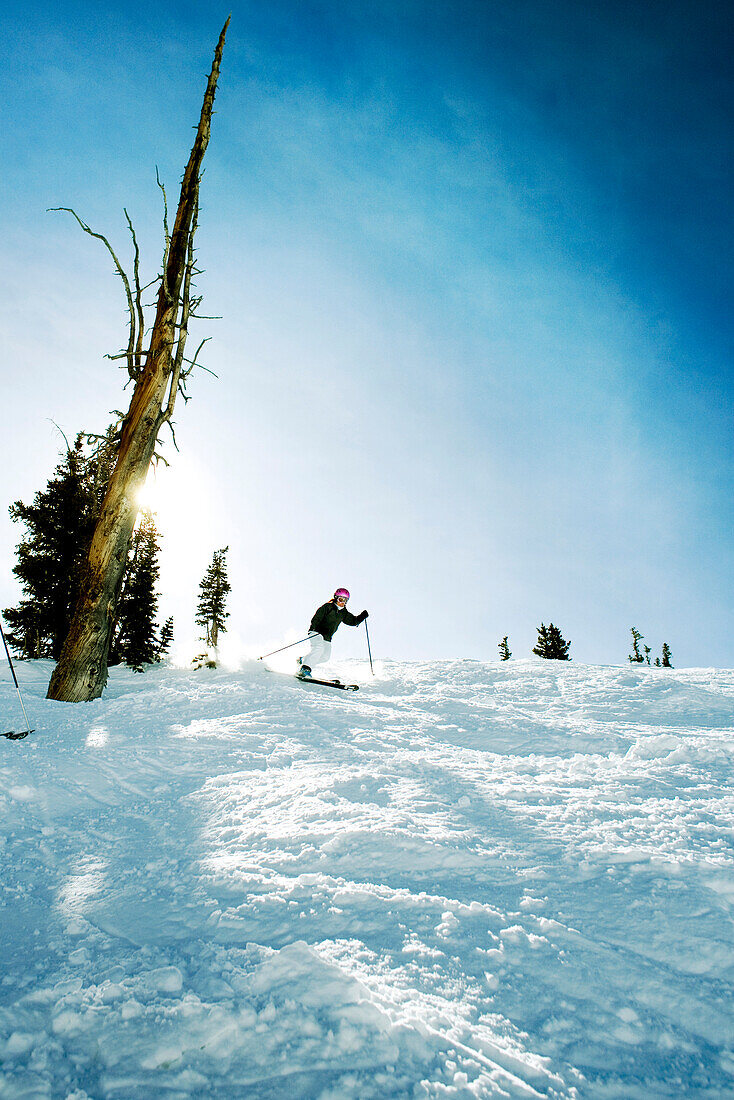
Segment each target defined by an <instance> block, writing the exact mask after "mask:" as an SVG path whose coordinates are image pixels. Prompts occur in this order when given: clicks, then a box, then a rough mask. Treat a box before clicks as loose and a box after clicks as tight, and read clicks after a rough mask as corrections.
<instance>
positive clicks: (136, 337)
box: [47, 19, 229, 702]
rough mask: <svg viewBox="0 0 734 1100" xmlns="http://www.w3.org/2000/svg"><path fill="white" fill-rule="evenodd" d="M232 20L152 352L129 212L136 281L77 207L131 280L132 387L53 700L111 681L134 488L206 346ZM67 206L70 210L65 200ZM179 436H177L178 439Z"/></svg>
mask: <svg viewBox="0 0 734 1100" xmlns="http://www.w3.org/2000/svg"><path fill="white" fill-rule="evenodd" d="M228 26H229V19H227V22H226V23H225V24H224V27H223V28H222V33H221V34H220V36H219V42H218V43H217V48H216V50H215V52H214V62H213V64H212V68H211V72H210V74H209V80H208V82H207V87H206V92H205V93H204V102H203V104H202V108H201V116H200V119H199V125H198V128H197V131H196V138H195V139H194V144H193V147H192V149H191V155H190V157H189V162H188V164H187V165H186V169H185V171H184V175H183V180H182V182H181V197H180V199H179V204H178V211H177V213H176V221H175V223H174V226H173V231H172V232H171V233H170V235H169V232H168V217H167V214H166V213H165V190H163V188H162V185H160V181H159V186H161V189H162V190H163V198H164V230H165V250H164V255H163V265H162V271H161V277H160V286H159V289H158V297H157V304H156V313H155V320H154V322H153V327H152V330H151V334H150V343H149V345H148V350H147V351H144V350H143V343H144V338H145V320H144V310H143V304H142V293H143V290H144V289H145V288H144V287H142V288H141V286H140V278H139V269H138V261H139V250H138V243H137V240H136V238H135V231H134V229H133V226H132V223H131V221H130V218H129V217H128V215H127V211H125V217H126V218H127V223H128V227H129V229H130V232H131V234H132V239H133V247H134V270H133V280H134V282H133V285H134V293H133V289H132V287H131V285H130V280H129V279H128V277H127V276H126V274H125V272H124V271H123V269H122V267H121V265H120V263H119V261H118V259H117V257H116V255H115V253H114V251H113V249H112V247H111V246H110V244H109V242H108V241H107V239H106V238H105V237H103V236H102V234H99V233H94V232H93V231H92V230H91V229H90V228H89V226H87V225H85V224H84V222H83V221H82V220H81V219H80V218H79V217H78V216H77V215H76V214H75V213H74V211H73V210H72V211H70V213H72V214H74V217H75V218H76V219H77V221H78V222H79V224H80V226H81V228H82V229H83V230H84V231H85V232H86V233H89V234H90V235H91V236H93V237H97V238H98V239H99V240H101V241H102V242H103V243H104V244H105V246H106V247H107V249H108V250H109V252H110V254H111V256H112V258H113V260H114V263H115V267H116V270H117V273H118V275H119V276H120V278H121V279H122V281H123V284H124V286H125V293H126V296H127V305H128V312H129V315H130V328H129V339H128V346H127V349H126V350H125V351H123V352H121V353H120V355H119V356H112V357H111V358H124V359H125V361H126V367H127V372H128V374H129V376H130V379H131V380H132V382H133V384H134V386H133V392H132V397H131V400H130V406H129V408H128V410H127V413H125V414H124V415H121V422H120V430H119V436H118V441H117V455H116V460H115V463H114V467H113V470H112V474H111V475H110V480H109V484H108V486H107V492H106V494H105V497H104V500H103V502H102V506H101V510H100V514H99V518H98V520H97V525H96V528H95V530H94V534H93V535H92V540H91V543H90V547H89V553H88V556H87V561H86V565H85V568H84V572H83V575H82V581H81V589H80V595H79V601H78V604H77V607H76V611H75V614H74V617H73V619H72V622H71V626H70V628H69V633H68V635H67V637H66V640H65V642H64V645H63V647H62V651H61V656H60V658H59V662H58V664H57V666H56V668H55V670H54V673H53V675H52V677H51V682H50V684H49V687H48V694H47V698H49V699H60V700H64V701H66V702H79V701H82V700H89V699H97V698H99V696H100V695H101V694H102V692H103V690H104V687H105V684H106V683H107V658H108V654H109V647H110V639H111V635H112V627H113V623H114V618H115V610H116V607H117V601H118V599H119V595H120V587H121V585H122V578H123V574H124V570H125V563H126V561H127V554H128V547H129V545H130V540H131V538H132V534H133V529H134V527H135V520H136V517H137V514H138V511H139V504H138V498H137V494H138V491H139V489H140V488H141V486H142V485H143V483H144V481H145V478H146V476H147V473H148V469H149V467H150V464H151V461H152V459H153V457H154V454H155V448H156V443H157V442H158V438H159V434H160V432H161V429H162V428H163V425H164V424H168V425H169V427H170V428H171V431H173V428H172V425H171V418H172V416H173V410H174V406H175V404H176V397H177V396H178V394H181V395H182V397H183V399H184V400H187V397H186V392H185V387H186V378H187V377H188V375H189V374H190V373H191V371H192V370H193V369H194V366H195V365H196V360H197V356H198V354H199V351H201V346H202V344H203V343H204V341H202V344H200V345H199V348H198V350H197V352H196V355H194V357H193V359H186V357H185V350H186V337H187V333H188V323H189V319H190V317H191V316H192V315H194V314H195V310H196V307H197V305H198V304H199V302H200V301H201V299H200V298H196V297H194V296H193V291H192V280H193V277H194V275H195V274H196V273H197V271H196V267H195V260H194V236H195V233H196V228H197V219H198V210H199V183H200V180H201V166H202V161H203V158H204V153H205V152H206V148H207V145H208V143H209V134H210V128H211V117H212V109H213V106H214V95H215V92H216V87H217V80H218V77H219V67H220V64H221V60H222V51H223V49H224V39H225V35H226V33H227V27H228ZM65 209H67V208H65ZM174 443H175V437H174Z"/></svg>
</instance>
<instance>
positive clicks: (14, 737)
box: [3, 730, 36, 741]
mask: <svg viewBox="0 0 734 1100" xmlns="http://www.w3.org/2000/svg"><path fill="white" fill-rule="evenodd" d="M35 732H36V731H35V730H23V731H22V733H15V731H14V730H10V731H9V732H8V733H4V734H3V737H7V739H8V741H22V740H23V738H24V737H27V736H28V734H29V733H35Z"/></svg>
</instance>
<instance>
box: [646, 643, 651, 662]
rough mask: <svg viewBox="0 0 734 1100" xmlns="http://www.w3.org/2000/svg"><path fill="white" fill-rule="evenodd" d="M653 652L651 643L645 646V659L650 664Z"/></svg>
mask: <svg viewBox="0 0 734 1100" xmlns="http://www.w3.org/2000/svg"><path fill="white" fill-rule="evenodd" d="M651 653H652V649H651V648H650V646H649V645H646V646H645V660H646V661H647V663H648V664H650V654H651Z"/></svg>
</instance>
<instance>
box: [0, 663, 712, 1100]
mask: <svg viewBox="0 0 734 1100" xmlns="http://www.w3.org/2000/svg"><path fill="white" fill-rule="evenodd" d="M337 671H341V672H343V673H347V674H348V675H349V676H350V677H356V678H357V679H359V680H360V681H361V682H362V683H363V689H362V690H361V691H360V692H359V693H355V694H351V695H348V694H346V693H342V692H335V691H330V690H329V689H320V688H316V687H315V686H310V687H309V686H306V685H301V684H299V683H297V682H296V681H294V680H292V679H290V678H288V677H285V676H279V675H275V674H271V673H268V672H267V671H266V670H265V669H264V668H263V667H262V665H250V666H247V667H245V668H244V669H242V670H241V671H239V672H237V673H232V672H224V671H217V672H206V671H202V672H198V673H190V672H184V671H178V670H172V669H158V670H154V671H152V672H149V673H147V674H146V675H145V676H135V675H134V674H132V673H129V672H126V671H123V670H115V671H114V672H113V675H112V678H111V682H110V686H109V688H108V690H107V692H106V693H105V696H104V698H103V699H102V700H99V701H97V702H95V703H89V704H76V705H67V704H59V703H50V702H47V701H46V700H45V699H44V698H43V696H44V693H45V687H46V683H47V680H48V675H49V672H50V667H49V666H48V665H47V664H44V663H37V664H30V665H29V664H26V665H22V666H21V667H20V669H19V674H20V678H21V683H22V685H23V687H24V690H25V693H26V703H27V707H28V710H29V713H30V716H31V718H32V720H33V723H34V724H35V725H36V727H37V732H36V733H35V734H34V735H33V736H32V737H29V738H28V739H26V740H24V741H18V742H9V741H6V740H4V739H2V740H0V784H1V786H0V790H1V793H0V819H1V823H2V824H1V835H0V860H1V861H2V869H3V872H2V902H3V911H2V923H1V925H0V935H1V936H2V949H1V953H2V961H1V963H0V1056H2V1072H1V1074H0V1098H2V1100H6V1098H7V1100H11V1098H12V1100H16V1098H19V1097H26V1098H42V1097H43V1098H45V1097H48V1098H53V1100H56V1098H57V1097H61V1098H67V1097H71V1098H72V1100H84V1098H85V1097H90V1098H94V1100H96V1098H100V1097H105V1098H106V1097H112V1098H116V1100H117V1098H119V1100H136V1098H142V1097H144V1098H151V1100H152V1098H158V1097H166V1098H177V1097H218V1098H226V1100H232V1098H238V1097H256V1098H265V1097H285V1096H287V1097H314V1098H315V1097H323V1098H324V1100H326V1098H333V1100H337V1098H338V1100H342V1098H350V1097H353V1098H362V1097H365V1098H366V1097H379V1098H385V1097H403V1096H404V1097H421V1096H423V1097H484V1096H487V1097H493V1096H511V1097H515V1096H518V1097H531V1096H544V1097H579V1098H582V1097H604V1098H606V1097H620V1098H625V1100H628V1098H634V1097H639V1098H644V1100H648V1098H650V1097H674V1098H678V1097H684V1096H685V1097H689V1096H690V1097H712V1098H714V1097H715V1098H717V1100H720V1098H722V1097H734V1012H733V1004H734V1002H733V1000H732V989H733V978H734V936H733V934H732V927H733V926H732V908H733V906H734V873H733V869H732V847H733V843H732V841H733V833H732V822H733V821H734V785H733V783H732V756H733V755H734V738H733V734H734V729H733V728H732V726H733V724H734V673H732V672H731V671H715V670H690V669H689V670H684V671H679V670H672V671H667V670H657V669H654V668H653V669H651V668H647V667H645V668H599V667H589V666H583V665H576V664H570V665H564V664H560V663H557V662H549V661H511V662H508V663H506V664H501V665H485V664H479V663H477V662H473V661H455V662H441V663H434V664H416V663H411V664H404V663H402V664H401V663H389V662H387V663H385V664H384V665H383V666H381V667H380V668H378V670H377V671H378V675H377V677H376V678H375V679H374V680H373V679H371V678H370V677H369V669H366V668H365V667H363V666H359V665H356V664H355V665H352V666H351V667H344V668H342V669H341V670H337ZM0 714H2V716H3V717H2V723H1V724H2V726H3V728H9V727H11V726H15V727H18V726H19V725H20V724H21V719H20V717H19V714H18V707H17V697H16V696H15V694H14V690H13V688H12V683H11V682H10V680H9V676H7V669H6V674H5V678H4V680H3V682H2V683H0Z"/></svg>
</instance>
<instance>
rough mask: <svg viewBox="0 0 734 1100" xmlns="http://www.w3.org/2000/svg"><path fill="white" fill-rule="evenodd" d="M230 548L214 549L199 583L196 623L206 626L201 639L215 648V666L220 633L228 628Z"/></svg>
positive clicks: (230, 588)
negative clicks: (226, 608) (228, 562)
mask: <svg viewBox="0 0 734 1100" xmlns="http://www.w3.org/2000/svg"><path fill="white" fill-rule="evenodd" d="M228 550H229V547H228V546H225V547H224V548H223V549H222V550H215V551H214V556H213V557H212V563H211V565H210V566H209V568H208V569H207V571H206V573H205V574H204V577H203V579H202V581H201V583H200V585H199V603H198V606H197V609H196V624H197V626H202V627H204V631H205V632H204V634H203V635H202V636H201V640H202V641H203V642H206V644H207V645H208V646H211V647H212V649H213V650H214V661H213V663H214V666H215V667H216V662H217V659H218V656H217V646H218V644H219V634H220V632H221V633H222V634H224V633H226V629H227V628H226V626H225V625H224V624H225V621H226V620H227V619H228V618H229V612H228V611H226V610H225V606H226V602H227V595H228V593H229V592H230V591H231V590H232V586H231V585H230V583H229V580H228V579H227V561H226V555H227V551H228Z"/></svg>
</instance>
